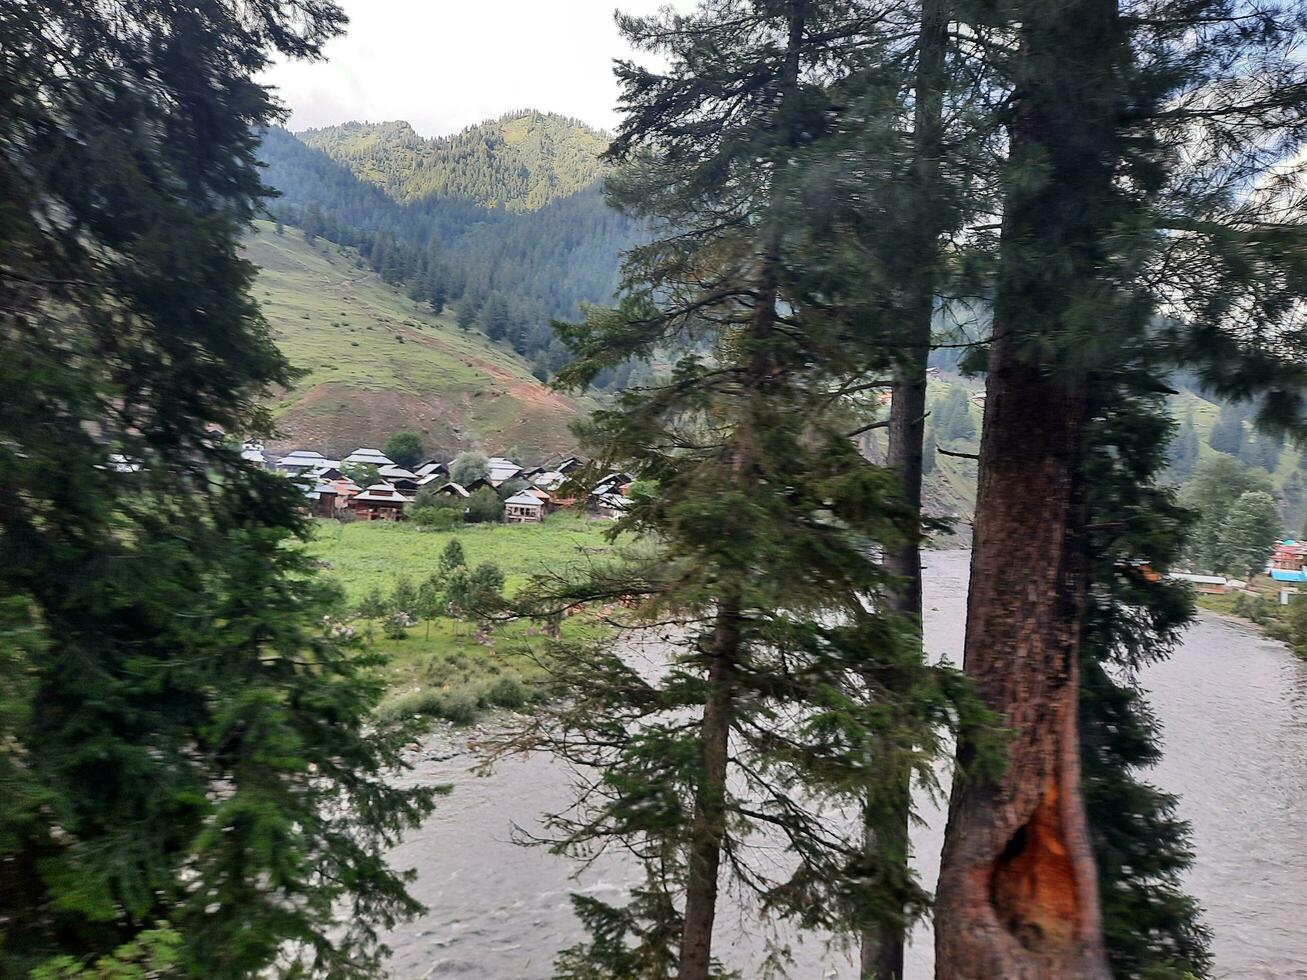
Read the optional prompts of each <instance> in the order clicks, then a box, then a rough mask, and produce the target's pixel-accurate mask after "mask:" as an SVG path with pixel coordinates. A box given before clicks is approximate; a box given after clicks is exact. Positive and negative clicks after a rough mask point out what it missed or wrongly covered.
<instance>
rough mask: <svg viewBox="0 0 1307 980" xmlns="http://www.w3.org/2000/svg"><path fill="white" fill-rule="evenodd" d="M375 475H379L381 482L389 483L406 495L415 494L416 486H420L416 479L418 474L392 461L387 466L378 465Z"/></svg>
mask: <svg viewBox="0 0 1307 980" xmlns="http://www.w3.org/2000/svg"><path fill="white" fill-rule="evenodd" d="M377 476H379V477H380V478H381V479H382V481H383V482H385V483H389V484H390V485H391V486H393V487H394V488H395V489H396V490H398V491H399V492H400V493H402V494H404V495H405V496H408V497H412V496H415V495H416V494H417V492H418V487H419V486H421V482H420V481H419V480H418V475H417V474H416V473H414V472H413V471H412V470H406V469H404V467H402V466H396V465H394V464H393V463H392V464H391V465H389V466H382V467H379V468H378V469H377Z"/></svg>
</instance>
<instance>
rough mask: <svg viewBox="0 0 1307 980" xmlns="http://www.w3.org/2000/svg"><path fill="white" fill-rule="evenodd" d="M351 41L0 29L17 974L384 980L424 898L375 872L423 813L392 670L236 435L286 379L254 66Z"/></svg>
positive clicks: (264, 96)
mask: <svg viewBox="0 0 1307 980" xmlns="http://www.w3.org/2000/svg"><path fill="white" fill-rule="evenodd" d="M342 23H343V16H342V15H341V13H340V11H339V10H338V9H337V8H336V7H335V6H334V5H333V4H331V3H328V2H318V0H305V2H280V0H251V2H247V3H242V4H225V3H221V4H218V3H215V4H200V5H193V4H192V5H177V4H164V3H154V2H150V0H143V2H132V3H127V2H121V3H120V2H108V3H98V4H64V3H25V4H4V5H2V6H0V52H3V53H2V54H0V74H2V79H0V240H2V241H3V242H4V248H3V249H2V250H0V348H2V349H3V356H0V385H2V386H3V388H4V390H5V392H6V394H5V397H4V398H3V400H2V401H0V557H2V559H3V560H0V594H2V595H3V596H4V597H5V598H4V602H3V606H2V607H0V610H2V615H3V618H4V627H5V628H4V629H3V630H2V631H0V665H2V666H0V670H2V671H3V673H4V677H3V679H0V687H2V688H3V690H4V694H3V696H2V700H0V744H2V745H3V746H4V749H3V753H0V798H3V801H4V802H3V806H0V973H3V974H4V975H5V976H26V975H28V973H29V972H30V971H31V970H32V969H35V968H38V967H40V966H41V965H42V964H49V963H53V964H55V965H56V968H57V969H59V970H61V971H64V972H65V973H66V972H67V970H75V969H76V968H77V967H79V966H80V965H82V964H86V963H90V962H92V961H95V960H97V959H99V958H101V957H107V958H109V959H110V960H112V958H113V957H115V956H118V957H120V958H121V957H122V956H129V955H130V956H135V955H136V953H132V952H131V951H133V950H136V951H138V952H139V951H140V950H143V949H155V950H156V951H158V952H159V954H160V955H165V954H166V957H167V959H168V960H169V962H171V963H172V964H174V967H175V969H176V970H177V971H180V972H182V973H184V974H185V975H189V976H204V977H213V978H237V977H249V976H253V975H258V974H260V973H261V972H262V971H264V970H265V969H267V968H269V967H270V965H271V964H272V963H273V962H274V961H278V962H279V968H280V969H283V970H285V971H287V972H296V971H299V972H300V973H301V974H302V975H330V976H335V977H355V976H371V975H374V973H375V970H376V967H377V963H378V962H379V954H380V950H379V948H378V943H377V931H378V929H380V928H384V927H387V926H389V925H391V924H393V923H394V922H395V921H396V919H397V918H398V917H400V916H402V915H404V914H406V913H410V912H412V911H414V910H415V908H416V904H415V903H414V902H413V901H412V900H411V899H410V898H409V897H408V896H407V895H406V893H405V891H404V887H403V876H402V875H398V874H396V873H394V872H393V871H391V870H390V869H388V868H387V866H386V864H385V862H384V860H383V854H384V851H385V849H386V848H387V847H388V846H389V845H391V844H393V843H394V841H395V840H396V839H397V836H398V834H399V833H400V831H401V830H402V829H404V828H405V827H407V826H409V825H411V824H412V823H413V822H414V821H415V820H417V819H418V818H420V817H421V816H422V815H423V814H424V813H426V812H427V811H428V810H429V808H430V805H431V793H430V792H429V791H426V790H420V789H419V790H397V789H392V788H390V787H389V786H387V784H386V783H385V781H384V779H383V772H384V770H386V769H387V768H388V767H390V766H393V765H396V764H398V762H399V748H400V745H401V742H400V741H399V739H400V733H398V732H393V731H379V732H377V733H375V734H370V735H369V737H367V738H364V737H363V732H362V726H363V724H364V723H365V721H366V719H367V717H368V713H369V711H370V708H371V706H372V705H373V704H374V703H375V701H376V699H377V698H378V697H379V693H380V692H379V690H378V687H377V683H376V681H375V680H374V679H372V678H371V676H370V672H371V668H372V666H373V662H372V660H371V658H370V657H368V656H363V655H361V654H358V653H357V652H356V651H354V650H353V649H351V643H350V640H349V637H348V635H347V634H346V633H342V632H341V631H338V630H334V629H331V628H330V627H329V625H328V626H324V616H325V615H326V614H327V613H328V612H329V611H330V609H331V608H332V607H333V605H334V603H335V599H336V597H334V596H333V595H332V593H331V590H330V589H328V588H326V587H324V585H322V584H320V583H317V582H315V580H314V579H313V578H312V576H311V574H310V572H311V569H310V567H309V563H308V560H307V559H306V558H305V557H304V556H303V555H302V553H301V552H300V551H299V550H298V549H297V548H296V547H295V546H294V545H295V542H296V539H297V538H298V537H301V536H303V534H304V533H306V532H305V528H304V525H303V523H302V521H301V519H300V518H299V517H298V516H297V508H298V507H299V506H300V504H301V503H302V495H301V492H300V490H299V489H298V488H297V487H296V486H295V485H294V484H292V483H290V482H288V481H286V480H284V479H281V478H279V477H276V476H273V475H271V474H266V473H263V472H261V471H256V470H254V469H252V468H251V467H250V466H249V465H248V464H246V463H244V462H243V461H242V459H241V457H240V454H239V451H238V448H237V447H236V446H235V445H233V443H232V441H231V440H230V439H228V438H227V437H226V436H225V435H224V432H225V433H231V434H241V433H255V434H258V433H260V432H261V431H263V430H265V429H266V428H267V425H266V421H267V420H266V418H265V417H264V416H263V413H262V411H261V410H260V409H259V408H258V407H257V406H258V401H259V399H260V397H261V396H262V395H263V394H264V392H265V391H266V390H267V388H268V387H269V386H271V385H274V384H286V383H287V382H288V381H289V378H290V369H289V366H288V365H287V364H286V362H285V361H284V360H283V359H282V357H281V356H280V354H279V353H278V352H277V349H276V347H275V346H274V344H273V342H272V339H271V337H270V336H269V333H268V330H267V328H266V326H265V324H264V323H263V321H262V320H261V318H260V317H259V315H258V309H257V306H256V304H255V303H254V301H253V299H252V298H251V297H250V295H249V289H250V284H251V281H252V279H253V275H254V270H253V269H252V268H251V267H250V266H249V264H248V263H246V262H244V261H242V260H240V259H239V258H238V255H237V249H238V245H239V241H240V236H241V234H242V232H243V231H244V229H245V227H246V226H247V225H248V224H249V222H250V220H251V219H252V218H253V216H254V213H255V209H256V207H257V204H258V200H259V198H260V196H261V195H262V194H263V188H262V187H261V185H260V183H259V179H258V170H257V167H256V164H255V156H254V154H255V148H256V145H257V138H256V136H255V130H256V129H257V128H258V127H261V126H263V125H266V124H267V122H268V121H269V120H270V119H271V118H272V117H273V116H274V115H275V107H274V105H273V104H272V102H271V101H270V98H269V94H268V92H267V91H266V90H265V89H264V88H262V87H261V86H259V85H258V84H256V83H255V82H254V81H253V80H252V78H251V76H252V74H253V73H255V72H257V71H258V70H260V69H261V68H262V67H263V66H265V65H266V63H267V60H268V58H269V57H270V56H271V55H272V53H274V52H280V53H281V54H283V55H286V56H290V57H312V56H314V55H316V54H317V52H318V51H319V50H320V48H321V45H322V44H323V42H324V41H326V40H327V39H328V38H330V37H332V36H333V35H335V34H336V33H338V32H339V30H340V29H341V26H342ZM341 908H347V909H349V914H348V915H347V916H345V919H344V920H342V919H341V918H340V916H339V915H338V913H339V911H340V910H341ZM342 921H344V924H343V925H342V924H340V923H342ZM124 969H134V967H131V968H126V967H125V968H124ZM60 975H64V973H61V974H60ZM114 975H118V974H116V973H115V974H114ZM124 975H126V974H124Z"/></svg>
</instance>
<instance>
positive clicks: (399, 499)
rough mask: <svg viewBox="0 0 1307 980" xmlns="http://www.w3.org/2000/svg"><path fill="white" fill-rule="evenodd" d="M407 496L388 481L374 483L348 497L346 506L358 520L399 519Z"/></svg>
mask: <svg viewBox="0 0 1307 980" xmlns="http://www.w3.org/2000/svg"><path fill="white" fill-rule="evenodd" d="M407 503H408V497H406V496H404V495H403V494H402V493H400V492H399V491H398V490H396V489H395V488H394V487H393V486H392V485H391V484H389V483H374V484H372V486H370V487H368V488H367V489H366V490H364V491H363V492H362V493H359V494H355V495H354V496H353V497H351V498H350V499H349V502H348V504H347V506H348V507H349V509H350V510H351V511H353V512H354V516H355V517H357V518H358V519H359V520H360V521H401V520H403V519H404V506H405V505H406V504H407Z"/></svg>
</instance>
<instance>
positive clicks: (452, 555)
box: [439, 538, 467, 576]
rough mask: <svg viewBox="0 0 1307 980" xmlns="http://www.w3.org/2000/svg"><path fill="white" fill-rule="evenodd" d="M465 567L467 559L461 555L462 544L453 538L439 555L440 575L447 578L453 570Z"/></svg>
mask: <svg viewBox="0 0 1307 980" xmlns="http://www.w3.org/2000/svg"><path fill="white" fill-rule="evenodd" d="M465 565H467V557H466V556H465V555H464V554H463V544H462V542H460V541H459V540H458V538H454V539H453V540H452V541H450V542H449V544H447V545H445V550H444V551H442V552H441V553H440V566H439V567H440V574H441V575H442V576H448V575H450V574H451V573H452V572H453V571H454V570H455V569H459V568H463V567H464V566H465Z"/></svg>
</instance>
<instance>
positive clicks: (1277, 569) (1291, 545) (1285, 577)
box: [1266, 540, 1307, 582]
mask: <svg viewBox="0 0 1307 980" xmlns="http://www.w3.org/2000/svg"><path fill="white" fill-rule="evenodd" d="M1304 566H1307V543H1304V542H1302V541H1292V540H1290V541H1281V542H1279V543H1277V544H1276V546H1275V550H1274V551H1273V552H1271V560H1270V563H1269V564H1268V566H1267V569H1266V571H1267V574H1269V575H1270V576H1271V578H1272V579H1274V580H1275V581H1276V582H1307V567H1304Z"/></svg>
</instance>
